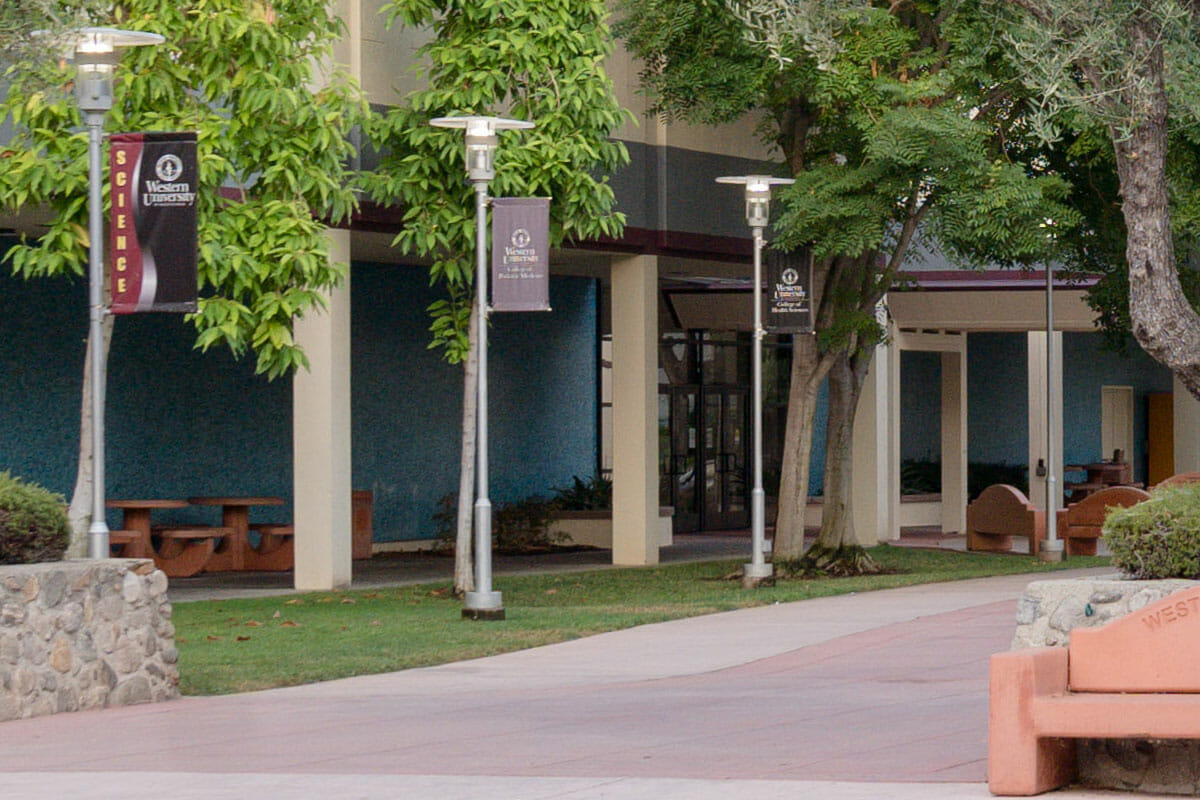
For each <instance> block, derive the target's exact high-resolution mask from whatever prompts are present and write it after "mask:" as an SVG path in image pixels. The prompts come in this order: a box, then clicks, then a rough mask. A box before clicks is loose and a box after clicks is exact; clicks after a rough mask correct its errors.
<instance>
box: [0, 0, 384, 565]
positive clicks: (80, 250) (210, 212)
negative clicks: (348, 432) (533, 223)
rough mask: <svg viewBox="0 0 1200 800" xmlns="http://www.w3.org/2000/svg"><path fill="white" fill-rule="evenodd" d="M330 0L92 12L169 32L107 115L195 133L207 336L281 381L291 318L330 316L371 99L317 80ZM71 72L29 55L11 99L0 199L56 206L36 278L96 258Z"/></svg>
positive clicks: (18, 250)
mask: <svg viewBox="0 0 1200 800" xmlns="http://www.w3.org/2000/svg"><path fill="white" fill-rule="evenodd" d="M327 5H328V4H327V3H325V2H323V0H293V1H292V2H289V3H286V4H281V5H280V7H279V8H276V7H273V6H272V5H270V4H269V3H267V2H258V1H257V0H191V1H189V2H174V1H172V2H163V1H162V0H124V1H123V2H121V3H117V4H114V5H111V6H108V8H109V9H110V11H109V12H108V15H107V16H104V17H97V18H95V19H94V20H93V23H94V24H99V25H109V26H113V27H134V28H138V29H141V30H147V31H151V32H154V33H160V34H162V35H163V36H165V37H166V43H165V44H163V45H161V46H159V47H144V48H136V49H134V50H131V51H130V52H128V53H125V54H124V56H123V58H122V63H121V65H120V66H119V67H118V70H117V77H116V85H115V87H114V96H115V97H114V99H115V102H114V105H113V109H112V111H111V112H110V113H109V114H108V120H107V126H108V129H109V130H113V131H129V130H194V131H196V132H197V134H198V142H199V143H198V150H199V166H200V169H199V173H200V175H199V183H200V186H199V192H198V243H199V279H200V289H201V298H200V305H199V312H198V313H197V314H195V315H192V316H191V317H190V322H191V324H193V325H194V326H195V329H196V334H197V335H196V346H197V347H198V348H199V349H201V350H207V349H208V348H209V347H212V346H214V345H218V344H221V345H224V346H226V347H228V348H229V349H230V350H232V351H233V352H234V353H235V354H237V355H242V354H245V353H246V352H248V351H253V352H254V353H255V355H256V358H257V363H256V369H257V371H258V372H259V373H262V374H264V375H266V376H267V377H268V378H272V379H273V378H277V377H280V376H283V375H286V374H288V373H290V372H291V371H292V370H293V369H295V368H297V367H302V366H305V365H306V363H307V362H306V360H305V357H304V354H303V352H302V351H301V349H300V348H299V347H298V346H297V345H296V344H295V342H294V341H293V339H292V323H293V320H294V318H295V317H297V316H302V315H304V314H305V313H312V312H316V311H318V310H319V309H320V308H321V307H322V304H323V301H322V293H323V292H324V291H326V290H328V289H329V288H330V287H332V286H334V285H335V284H336V283H337V282H338V281H339V280H340V278H341V276H342V272H343V268H342V267H341V266H340V265H336V264H333V263H331V262H330V259H329V251H328V244H327V241H326V236H325V233H324V231H325V222H324V220H330V221H333V220H339V219H342V218H345V217H346V216H347V214H348V213H349V212H350V210H351V208H352V206H353V203H354V196H353V194H352V192H351V190H350V188H349V177H350V176H349V174H348V172H347V167H346V166H345V165H346V163H347V161H348V159H349V157H350V156H351V154H352V152H353V150H352V147H351V145H350V138H349V136H350V129H351V126H352V125H353V124H354V123H355V121H356V120H358V119H359V118H361V116H362V115H363V114H364V113H365V106H364V105H363V104H362V103H361V101H359V100H358V99H357V92H356V90H355V89H354V87H353V86H352V85H351V84H350V83H349V82H348V81H347V80H346V79H344V78H343V77H342V76H340V75H339V74H337V73H334V74H333V75H331V76H330V78H329V79H328V82H327V84H326V87H325V88H323V89H314V88H312V87H313V86H314V85H315V83H316V69H317V68H318V64H319V63H320V62H322V61H324V60H326V59H327V58H328V56H329V54H330V48H331V46H332V43H333V42H334V41H335V40H336V39H337V38H338V37H339V36H340V35H342V32H343V26H342V23H341V22H340V21H339V20H337V19H335V18H333V17H331V16H330V15H329V12H328V8H327ZM71 78H72V75H71V72H70V70H69V68H67V67H65V66H60V65H55V64H49V65H47V64H43V63H40V62H32V61H25V62H20V63H19V64H18V65H17V67H16V68H14V69H13V71H12V72H11V73H10V80H11V82H10V85H9V88H8V93H7V95H6V96H5V98H4V100H3V103H0V115H2V117H0V118H6V119H7V120H8V121H9V122H11V123H12V125H13V127H14V131H15V134H14V138H13V140H12V141H11V142H9V143H8V144H7V146H6V147H7V149H6V150H5V151H4V153H3V160H2V161H0V164H2V165H3V166H2V167H0V206H3V207H4V208H6V209H8V210H11V211H16V210H18V209H21V208H23V207H40V208H47V209H49V210H50V211H51V212H52V218H51V220H50V223H49V226H48V229H47V230H46V232H45V233H44V234H42V235H41V236H40V237H38V238H37V239H32V240H26V241H23V243H21V244H20V245H18V246H16V247H14V248H13V249H11V250H10V251H9V253H8V260H9V263H10V264H11V265H12V268H13V270H14V271H15V272H16V273H18V274H20V275H22V276H24V277H26V278H39V277H46V276H55V275H63V274H75V275H81V274H83V272H84V270H85V267H86V264H87V248H88V244H89V243H88V239H87V232H86V231H87V227H86V219H87V158H86V152H87V136H86V133H82V132H80V118H79V113H78V110H77V107H76V104H75V102H74V100H73V99H72V98H71V96H70V95H69V94H68V92H67V91H66V89H59V88H55V89H45V88H44V87H46V86H52V87H65V86H67V85H68V84H69V82H70V80H71ZM112 325H113V321H112V317H107V318H106V335H105V337H104V341H103V342H101V343H99V344H98V343H96V342H89V343H88V346H89V347H96V346H102V347H104V348H105V352H106V354H107V347H108V341H109V337H110V336H111V333H112ZM85 363H86V362H85ZM89 391H90V385H89V383H88V381H87V379H86V371H85V385H84V402H83V412H82V424H81V428H82V429H83V435H82V438H81V446H80V466H79V473H78V477H77V480H76V486H75V493H74V497H73V499H72V503H71V518H72V527H73V529H74V532H75V534H74V539H73V548H72V551H73V552H79V548H80V547H82V545H83V542H84V541H85V534H86V530H87V525H88V522H89V516H90V508H89V507H88V500H87V498H88V497H89V494H90V485H91V447H90V442H91V436H90V430H91V419H90V414H89V411H88V403H87V397H88V394H89Z"/></svg>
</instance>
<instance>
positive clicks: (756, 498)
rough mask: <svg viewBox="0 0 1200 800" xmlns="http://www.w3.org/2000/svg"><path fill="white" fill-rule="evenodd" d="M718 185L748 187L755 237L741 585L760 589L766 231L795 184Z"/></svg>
mask: <svg viewBox="0 0 1200 800" xmlns="http://www.w3.org/2000/svg"><path fill="white" fill-rule="evenodd" d="M717 183H733V184H740V185H742V186H745V187H746V223H747V224H748V225H749V226H750V230H751V231H752V232H753V234H754V345H753V356H752V358H753V361H754V399H753V401H752V402H753V407H754V426H753V427H754V434H753V435H754V488H753V489H751V491H750V547H751V553H750V563H749V564H746V565H745V566H744V567H743V570H742V585H743V586H745V587H747V588H750V587H754V586H757V585H758V584H759V583H761V582H762V580H763V579H764V578H769V577H771V573H772V571H773V570H772V567H771V565H770V564H768V563H766V556H765V555H764V553H763V549H764V541H765V538H766V533H765V529H766V523H765V521H764V519H763V518H764V516H765V515H766V498H767V493H766V491H764V489H763V481H762V450H763V446H762V439H763V435H762V340H763V336H765V335H766V331H765V330H764V329H763V322H762V248H763V231H764V230H765V229H766V227H767V222H768V220H769V219H770V213H771V186H773V185H780V184H789V183H795V181H794V180H792V179H791V178H773V177H770V176H767V175H738V176H726V177H722V178H717Z"/></svg>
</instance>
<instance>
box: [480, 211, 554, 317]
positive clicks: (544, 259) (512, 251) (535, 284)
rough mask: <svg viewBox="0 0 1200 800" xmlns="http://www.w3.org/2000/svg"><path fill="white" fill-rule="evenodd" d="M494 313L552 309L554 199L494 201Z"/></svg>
mask: <svg viewBox="0 0 1200 800" xmlns="http://www.w3.org/2000/svg"><path fill="white" fill-rule="evenodd" d="M492 310H493V311H549V310H550V198H548V197H497V198H495V199H494V200H492Z"/></svg>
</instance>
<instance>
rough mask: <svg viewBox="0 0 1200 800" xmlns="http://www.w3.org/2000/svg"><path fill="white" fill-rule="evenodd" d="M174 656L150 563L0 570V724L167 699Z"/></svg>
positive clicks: (159, 577)
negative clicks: (27, 718)
mask: <svg viewBox="0 0 1200 800" xmlns="http://www.w3.org/2000/svg"><path fill="white" fill-rule="evenodd" d="M178 657H179V653H178V651H177V650H176V649H175V627H174V626H173V625H172V624H171V604H170V603H169V602H167V577H166V575H164V574H163V573H162V572H160V571H159V570H157V569H155V568H154V562H153V561H149V560H145V559H111V560H107V561H60V562H53V563H46V564H24V565H7V566H0V720H9V719H19V718H22V717H34V716H40V715H42V714H54V713H57V712H59V711H77V710H80V709H85V708H102V707H106V706H122V705H132V704H134V703H148V702H152V701H158V700H169V699H171V698H173V697H176V696H178V690H177V688H176V685H177V684H178V682H179V674H178V671H177V669H176V666H175V665H176V661H177V660H178Z"/></svg>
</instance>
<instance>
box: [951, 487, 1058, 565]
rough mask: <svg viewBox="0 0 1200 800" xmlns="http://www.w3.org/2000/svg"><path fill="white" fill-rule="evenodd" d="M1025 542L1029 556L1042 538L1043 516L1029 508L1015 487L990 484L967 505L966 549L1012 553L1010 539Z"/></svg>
mask: <svg viewBox="0 0 1200 800" xmlns="http://www.w3.org/2000/svg"><path fill="white" fill-rule="evenodd" d="M1014 536H1024V537H1025V538H1027V539H1028V540H1029V553H1030V555H1037V552H1038V542H1040V541H1041V540H1042V539H1044V538H1046V514H1045V512H1043V511H1039V510H1038V509H1036V508H1034V507H1033V504H1032V503H1030V502H1029V498H1028V497H1026V496H1025V494H1024V493H1023V492H1022V491H1021V490H1020V489H1018V488H1017V487H1015V486H1010V485H1008V484H1007V483H996V484H993V485H991V486H989V487H987V488H986V489H984V490H983V492H982V493H981V494H980V495H979V497H977V498H975V501H974V502H973V503H971V504H970V505H969V506H967V549H968V550H983V551H988V552H1007V551H1010V550H1012V537H1014Z"/></svg>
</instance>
